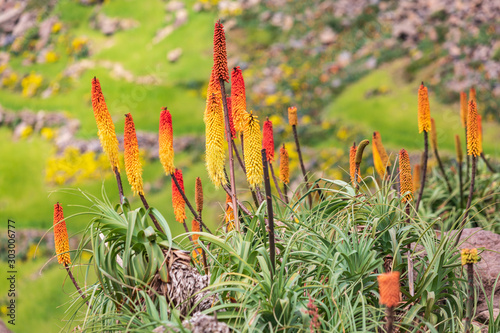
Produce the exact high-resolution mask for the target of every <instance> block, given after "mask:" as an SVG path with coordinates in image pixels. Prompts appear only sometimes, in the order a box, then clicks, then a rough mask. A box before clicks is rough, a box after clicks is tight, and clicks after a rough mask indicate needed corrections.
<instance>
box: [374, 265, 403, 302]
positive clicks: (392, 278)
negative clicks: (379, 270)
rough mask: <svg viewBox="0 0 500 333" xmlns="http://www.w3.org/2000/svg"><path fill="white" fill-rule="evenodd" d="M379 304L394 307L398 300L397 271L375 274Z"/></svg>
mask: <svg viewBox="0 0 500 333" xmlns="http://www.w3.org/2000/svg"><path fill="white" fill-rule="evenodd" d="M377 280H378V287H379V293H380V301H379V302H380V304H384V305H385V306H387V307H390V308H392V307H394V306H396V305H398V304H399V302H400V291H399V272H390V273H384V274H380V275H379V276H377Z"/></svg>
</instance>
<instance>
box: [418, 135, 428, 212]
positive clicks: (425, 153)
mask: <svg viewBox="0 0 500 333" xmlns="http://www.w3.org/2000/svg"><path fill="white" fill-rule="evenodd" d="M428 157H429V134H428V133H427V132H426V131H424V162H423V163H422V182H421V183H420V191H419V192H418V199H417V203H416V205H415V210H416V211H417V212H418V207H419V206H420V201H422V195H423V194H424V188H425V179H426V176H427V159H428Z"/></svg>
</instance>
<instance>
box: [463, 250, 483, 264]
mask: <svg viewBox="0 0 500 333" xmlns="http://www.w3.org/2000/svg"><path fill="white" fill-rule="evenodd" d="M460 257H461V259H462V266H464V265H466V264H475V263H477V262H478V261H479V256H478V254H477V249H462V250H461V251H460Z"/></svg>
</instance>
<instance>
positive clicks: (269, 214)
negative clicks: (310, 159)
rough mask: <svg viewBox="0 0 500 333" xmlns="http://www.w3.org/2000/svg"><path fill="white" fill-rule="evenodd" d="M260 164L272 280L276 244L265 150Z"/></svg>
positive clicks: (274, 267)
mask: <svg viewBox="0 0 500 333" xmlns="http://www.w3.org/2000/svg"><path fill="white" fill-rule="evenodd" d="M261 154H262V165H263V169H264V189H265V191H266V204H267V219H268V224H269V252H270V253H269V255H270V258H271V265H272V268H273V269H272V271H271V281H272V280H273V275H274V272H275V271H276V262H275V261H276V246H275V239H274V214H273V199H272V196H271V181H270V179H269V170H268V164H267V157H266V150H265V149H262V150H261Z"/></svg>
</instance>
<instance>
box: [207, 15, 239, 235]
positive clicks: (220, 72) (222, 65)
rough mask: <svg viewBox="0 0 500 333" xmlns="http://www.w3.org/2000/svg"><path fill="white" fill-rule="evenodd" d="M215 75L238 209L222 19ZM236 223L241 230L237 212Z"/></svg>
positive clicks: (217, 36) (216, 31) (216, 41)
mask: <svg viewBox="0 0 500 333" xmlns="http://www.w3.org/2000/svg"><path fill="white" fill-rule="evenodd" d="M213 70H214V76H215V78H216V79H218V80H219V84H220V92H221V98H222V105H223V107H224V121H225V124H226V126H225V128H226V140H227V144H228V147H229V150H228V152H229V154H228V155H229V174H230V183H231V197H232V199H233V207H235V209H237V207H238V206H237V198H236V178H235V175H234V158H233V149H231V147H233V148H236V147H235V146H234V144H233V143H232V138H231V131H230V126H229V110H228V107H227V99H226V87H225V82H229V70H228V68H227V53H226V35H225V33H224V26H223V25H222V24H221V23H220V21H218V22H216V23H215V29H214V69H213ZM234 224H235V226H236V230H237V231H238V232H239V231H240V222H239V219H238V214H235V221H234Z"/></svg>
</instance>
